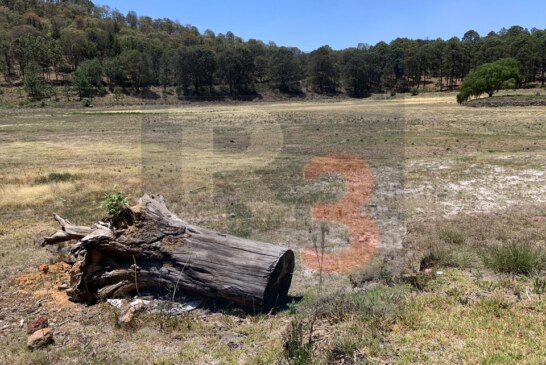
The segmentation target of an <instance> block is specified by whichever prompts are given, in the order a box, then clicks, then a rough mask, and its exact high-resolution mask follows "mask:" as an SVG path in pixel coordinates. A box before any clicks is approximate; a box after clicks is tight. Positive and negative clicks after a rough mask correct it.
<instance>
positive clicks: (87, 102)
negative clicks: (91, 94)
mask: <svg viewBox="0 0 546 365" xmlns="http://www.w3.org/2000/svg"><path fill="white" fill-rule="evenodd" d="M80 103H81V105H82V106H83V107H84V108H89V107H90V106H91V99H89V98H83V99H82V101H81V102H80Z"/></svg>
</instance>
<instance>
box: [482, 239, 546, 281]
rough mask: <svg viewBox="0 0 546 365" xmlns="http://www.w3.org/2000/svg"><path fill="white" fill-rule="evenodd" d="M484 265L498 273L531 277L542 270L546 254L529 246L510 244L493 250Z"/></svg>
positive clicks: (486, 256)
mask: <svg viewBox="0 0 546 365" xmlns="http://www.w3.org/2000/svg"><path fill="white" fill-rule="evenodd" d="M484 263H485V265H486V266H488V267H489V268H490V269H493V270H495V271H498V272H503V273H510V274H522V275H529V274H532V273H534V272H537V271H539V270H540V269H542V267H543V266H544V253H543V252H542V251H540V250H539V249H536V248H534V247H532V246H531V245H529V244H521V243H510V244H506V245H501V246H496V247H493V248H491V249H490V252H489V253H486V255H485V257H484Z"/></svg>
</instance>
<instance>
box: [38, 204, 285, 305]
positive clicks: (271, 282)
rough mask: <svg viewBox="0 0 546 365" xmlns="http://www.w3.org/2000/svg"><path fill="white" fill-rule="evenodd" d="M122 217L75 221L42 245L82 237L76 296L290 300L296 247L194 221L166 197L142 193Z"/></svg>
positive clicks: (87, 299)
mask: <svg viewBox="0 0 546 365" xmlns="http://www.w3.org/2000/svg"><path fill="white" fill-rule="evenodd" d="M125 217H126V218H125V220H124V222H125V224H123V225H121V226H120V227H114V226H113V225H112V224H111V223H104V222H98V223H96V224H95V225H93V226H91V227H82V226H75V225H72V224H71V223H70V222H69V221H67V220H66V219H63V218H61V217H59V216H57V215H55V219H56V220H57V221H58V222H59V224H60V225H61V230H60V231H58V232H56V233H55V234H53V235H52V236H50V237H46V238H43V239H42V241H41V244H42V246H45V245H49V244H57V243H60V242H63V241H69V240H74V239H78V240H79V241H78V242H77V243H76V244H74V245H73V246H72V247H71V252H72V254H73V255H74V256H75V257H76V259H77V261H76V263H75V264H74V265H73V267H72V270H71V283H70V286H71V287H70V289H69V290H68V291H67V292H68V293H69V295H70V297H71V299H72V300H74V301H76V302H84V303H90V304H92V303H95V302H97V301H103V300H106V299H108V298H119V297H123V296H126V295H128V294H135V293H136V294H139V291H141V290H145V289H146V290H154V289H157V291H160V292H163V293H172V295H173V296H174V294H175V293H176V292H178V293H184V294H188V295H196V296H202V297H207V298H212V299H222V300H226V301H228V302H231V303H234V304H237V305H239V306H242V307H245V308H248V309H253V310H256V311H268V310H270V309H271V308H273V307H275V306H278V305H281V304H282V303H283V302H285V301H286V298H287V294H288V289H289V288H290V284H291V281H292V272H293V270H294V253H293V252H292V250H290V249H287V248H284V247H279V246H275V245H272V244H269V243H263V242H257V241H253V240H249V239H243V238H239V237H235V236H231V235H227V234H222V233H218V232H215V231H212V230H209V229H205V228H201V227H197V226H192V225H190V224H188V223H186V222H184V221H183V220H181V219H180V218H179V217H177V216H176V215H175V214H173V213H172V212H170V211H169V209H168V208H167V206H166V203H165V201H164V199H163V197H161V196H159V195H156V196H154V195H147V194H145V195H144V196H143V197H142V198H140V201H139V204H138V205H137V206H135V207H132V208H130V209H127V214H126V215H125Z"/></svg>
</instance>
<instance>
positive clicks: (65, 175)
mask: <svg viewBox="0 0 546 365" xmlns="http://www.w3.org/2000/svg"><path fill="white" fill-rule="evenodd" d="M77 178H78V176H77V175H72V174H71V173H69V172H52V173H50V174H48V175H46V176H40V177H37V178H36V179H35V180H34V184H49V183H59V182H65V181H71V180H76V179H77Z"/></svg>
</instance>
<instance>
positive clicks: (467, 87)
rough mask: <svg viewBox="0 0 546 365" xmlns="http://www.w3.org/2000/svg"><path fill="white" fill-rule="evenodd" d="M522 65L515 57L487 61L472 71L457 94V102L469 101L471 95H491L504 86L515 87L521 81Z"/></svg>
mask: <svg viewBox="0 0 546 365" xmlns="http://www.w3.org/2000/svg"><path fill="white" fill-rule="evenodd" d="M519 70H520V66H519V63H518V61H517V60H515V59H513V58H503V59H500V60H498V61H495V62H492V63H486V64H483V65H481V66H479V67H478V68H477V69H476V70H474V71H472V72H471V73H470V74H468V76H467V77H466V79H465V80H464V82H463V85H462V86H461V91H460V92H459V94H457V102H458V103H462V102H465V101H467V100H468V99H469V98H470V97H471V96H475V97H478V96H480V95H481V94H483V93H487V95H489V97H491V96H493V93H495V92H496V91H498V90H500V89H502V88H514V87H515V86H516V85H517V84H518V83H519V81H520V77H521V76H520V71H519Z"/></svg>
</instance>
